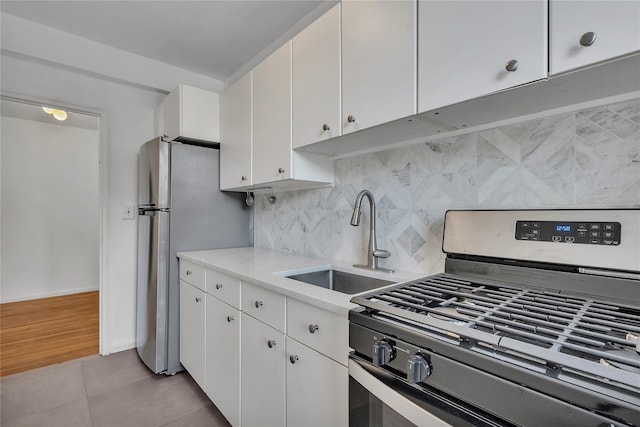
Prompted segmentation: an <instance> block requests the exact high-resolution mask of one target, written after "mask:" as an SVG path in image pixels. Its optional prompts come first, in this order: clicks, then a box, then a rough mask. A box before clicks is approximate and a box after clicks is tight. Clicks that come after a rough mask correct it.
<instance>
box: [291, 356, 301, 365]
mask: <svg viewBox="0 0 640 427" xmlns="http://www.w3.org/2000/svg"><path fill="white" fill-rule="evenodd" d="M299 359H300V358H299V357H298V355H297V354H292V355H291V356H289V362H291V364H292V365H293V364H294V363H296V362H297V361H298V360H299Z"/></svg>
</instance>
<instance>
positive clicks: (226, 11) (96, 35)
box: [0, 0, 323, 81]
mask: <svg viewBox="0 0 640 427" xmlns="http://www.w3.org/2000/svg"><path fill="white" fill-rule="evenodd" d="M322 3H323V0H278V1H275V0H257V1H256V0H204V1H203V0H200V1H166V0H156V1H131V0H130V1H116V0H109V1H93V0H86V1H78V0H75V1H57V0H48V1H25V0H20V1H7V0H2V1H1V2H0V9H1V10H2V12H4V13H7V14H10V15H15V16H18V17H20V18H23V19H27V20H29V21H34V22H37V23H39V24H42V25H46V26H49V27H53V28H56V29H59V30H62V31H65V32H68V33H72V34H75V35H78V36H81V37H84V38H87V39H90V40H93V41H96V42H99V43H103V44H105V45H109V46H112V47H115V48H118V49H122V50H125V51H128V52H131V53H135V54H138V55H141V56H145V57H147V58H151V59H155V60H157V61H161V62H165V63H167V64H171V65H174V66H178V67H180V68H183V69H186V70H189V71H192V72H196V73H199V74H202V75H205V76H208V77H211V78H214V79H218V80H221V81H225V80H227V79H228V78H229V77H230V76H232V75H233V73H234V72H236V71H237V70H238V69H240V67H242V66H243V65H244V64H246V63H247V62H249V61H250V60H251V59H252V58H254V57H255V56H256V55H257V54H259V53H260V52H261V51H263V50H264V49H265V48H267V47H269V45H270V44H271V43H273V42H274V41H275V40H277V39H278V38H279V37H281V36H282V35H283V34H285V33H286V32H287V31H288V30H290V29H291V27H293V26H294V24H296V23H297V22H298V21H300V20H301V19H302V18H303V17H304V16H305V15H307V14H308V13H310V12H312V11H313V10H314V9H316V8H317V7H318V6H319V5H320V4H322Z"/></svg>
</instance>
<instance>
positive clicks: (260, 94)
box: [253, 41, 292, 184]
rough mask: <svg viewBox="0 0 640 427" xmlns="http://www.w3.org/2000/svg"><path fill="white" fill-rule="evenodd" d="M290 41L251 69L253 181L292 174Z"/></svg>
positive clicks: (257, 181)
mask: <svg viewBox="0 0 640 427" xmlns="http://www.w3.org/2000/svg"><path fill="white" fill-rule="evenodd" d="M291 150H292V147H291V41H289V42H287V43H286V44H285V45H284V46H282V47H281V48H280V49H278V50H277V51H275V52H274V53H273V54H271V55H270V56H269V57H267V59H265V60H264V61H262V62H261V63H260V64H259V65H258V66H257V67H256V68H254V70H253V158H254V159H255V161H254V162H253V182H254V184H256V183H263V182H271V181H276V180H279V179H287V178H291V177H292V175H291V172H292V171H291V167H292V161H291Z"/></svg>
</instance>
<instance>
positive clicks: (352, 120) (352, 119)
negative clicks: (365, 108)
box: [347, 114, 356, 123]
mask: <svg viewBox="0 0 640 427" xmlns="http://www.w3.org/2000/svg"><path fill="white" fill-rule="evenodd" d="M347 121H348V122H349V123H353V122H355V121H356V118H355V116H353V115H351V114H349V116H347Z"/></svg>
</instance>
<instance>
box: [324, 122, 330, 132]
mask: <svg viewBox="0 0 640 427" xmlns="http://www.w3.org/2000/svg"><path fill="white" fill-rule="evenodd" d="M322 130H324V131H327V130H331V126H329V125H328V124H326V123H325V124H323V125H322Z"/></svg>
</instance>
